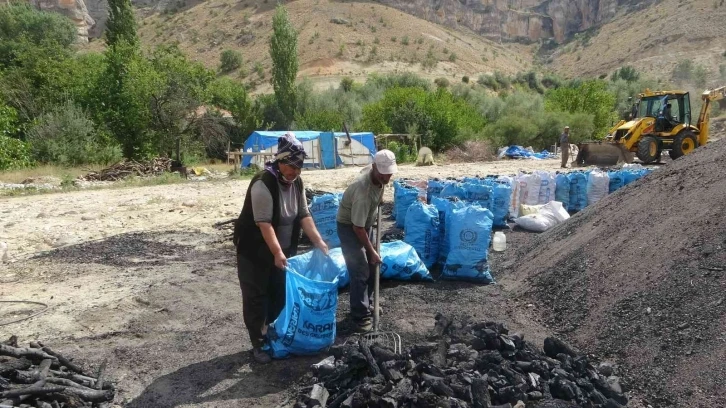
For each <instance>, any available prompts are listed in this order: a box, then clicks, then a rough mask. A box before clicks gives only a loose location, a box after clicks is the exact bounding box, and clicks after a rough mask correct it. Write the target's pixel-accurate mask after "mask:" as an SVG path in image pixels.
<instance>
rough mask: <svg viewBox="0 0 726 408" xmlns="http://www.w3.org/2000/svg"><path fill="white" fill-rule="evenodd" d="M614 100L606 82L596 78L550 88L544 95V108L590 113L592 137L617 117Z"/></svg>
mask: <svg viewBox="0 0 726 408" xmlns="http://www.w3.org/2000/svg"><path fill="white" fill-rule="evenodd" d="M615 102H616V99H615V94H614V93H612V92H610V90H609V89H608V86H607V83H606V82H605V81H602V80H597V79H596V80H589V81H584V82H582V83H581V84H580V85H579V86H576V87H573V86H568V87H561V88H557V89H553V90H550V91H549V92H548V93H547V95H546V97H545V108H546V110H547V111H549V112H558V111H559V112H569V113H589V114H592V115H593V124H594V125H595V130H594V131H593V134H592V137H601V136H602V135H604V133H605V131H606V130H607V128H608V127H609V126H610V125H612V122H613V121H614V120H615V119H617V115H616V114H615V113H614V109H615Z"/></svg>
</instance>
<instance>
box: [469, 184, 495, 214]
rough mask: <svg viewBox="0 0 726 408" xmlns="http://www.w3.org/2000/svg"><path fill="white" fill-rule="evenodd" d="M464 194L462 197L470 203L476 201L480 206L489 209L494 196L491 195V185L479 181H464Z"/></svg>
mask: <svg viewBox="0 0 726 408" xmlns="http://www.w3.org/2000/svg"><path fill="white" fill-rule="evenodd" d="M462 187H463V188H464V192H465V194H466V196H465V197H464V199H465V200H466V201H469V202H471V203H477V204H479V205H480V206H482V207H484V208H487V209H491V208H492V204H493V203H494V197H493V196H492V186H491V185H489V184H487V183H484V182H482V181H479V182H477V183H471V182H469V183H464V184H463V185H462Z"/></svg>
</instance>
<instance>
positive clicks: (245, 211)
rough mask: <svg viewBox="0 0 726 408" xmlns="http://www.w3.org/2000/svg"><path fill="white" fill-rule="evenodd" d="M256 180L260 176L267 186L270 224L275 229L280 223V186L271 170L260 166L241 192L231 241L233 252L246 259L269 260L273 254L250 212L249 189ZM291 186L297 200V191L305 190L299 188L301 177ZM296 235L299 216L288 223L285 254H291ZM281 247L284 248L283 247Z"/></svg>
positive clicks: (250, 199) (296, 238) (298, 234)
mask: <svg viewBox="0 0 726 408" xmlns="http://www.w3.org/2000/svg"><path fill="white" fill-rule="evenodd" d="M257 180H262V182H263V183H265V186H266V187H267V189H268V190H270V195H272V227H273V228H275V229H277V227H278V225H279V224H280V186H279V184H278V183H277V178H276V177H275V176H274V175H273V174H272V173H270V172H269V171H265V170H263V171H261V172H259V173H257V174H256V175H255V176H254V177H253V178H252V181H250V185H249V186H248V187H247V195H246V196H245V203H244V206H243V207H242V212H241V213H240V215H239V217H238V218H237V221H236V222H235V224H234V238H233V242H234V244H235V246H236V247H237V253H238V254H240V255H243V256H244V257H245V258H247V259H249V260H250V261H253V262H270V263H272V262H274V259H275V257H274V256H273V255H272V252H271V251H270V248H269V247H268V246H267V243H265V238H264V237H263V236H262V231H261V230H260V227H258V226H257V224H256V223H255V217H254V215H253V212H252V195H251V194H250V191H251V190H252V186H253V185H254V184H255V182H256V181H257ZM295 187H296V188H297V194H298V195H297V197H295V199H296V200H298V202H300V201H299V200H300V199H301V197H300V195H301V194H303V192H304V191H305V190H304V189H303V183H302V178H300V177H298V178H297V179H296V180H295ZM299 239H300V218H299V217H298V218H296V219H295V222H294V224H293V226H292V237H291V238H290V249H289V251H288V252H289V253H287V254H286V256H288V257H290V256H295V254H296V253H297V245H298V240H299ZM282 249H283V250H284V249H285V248H282Z"/></svg>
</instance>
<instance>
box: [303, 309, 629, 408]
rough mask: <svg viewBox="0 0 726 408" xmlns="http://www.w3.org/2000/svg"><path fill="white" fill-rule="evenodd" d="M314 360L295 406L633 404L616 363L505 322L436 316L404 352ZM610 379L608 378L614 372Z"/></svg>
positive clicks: (372, 351)
mask: <svg viewBox="0 0 726 408" xmlns="http://www.w3.org/2000/svg"><path fill="white" fill-rule="evenodd" d="M331 354H332V356H331V357H328V358H327V359H325V360H323V361H321V362H320V363H318V364H315V365H313V368H312V374H311V376H312V378H311V382H313V383H314V384H315V385H314V386H313V387H312V389H309V388H308V389H307V390H310V391H307V390H306V391H307V392H306V393H305V394H304V395H301V396H300V398H298V400H297V402H296V405H295V407H296V408H302V407H305V408H312V407H317V406H319V407H329V408H334V407H344V408H357V407H361V408H362V407H376V408H379V407H380V408H397V407H417V408H427V407H431V408H438V407H452V408H454V407H458V408H464V407H467V408H468V407H474V408H490V407H491V408H493V407H510V408H511V407H513V406H515V407H525V406H528V407H539V408H545V407H568V406H577V407H607V408H617V407H622V406H625V405H626V404H627V403H628V400H627V398H626V397H625V395H624V394H623V392H622V389H621V387H620V385H619V383H618V379H617V377H614V376H609V375H611V374H612V367H610V366H606V365H604V366H603V367H602V368H600V369H599V370H598V369H596V368H595V367H594V366H593V365H592V364H591V363H590V362H589V361H588V358H587V357H586V356H582V355H579V354H578V353H577V352H576V351H575V350H573V349H572V347H570V346H569V345H568V344H566V343H564V342H563V341H561V340H559V339H557V338H554V337H548V338H547V339H545V341H544V353H543V352H542V351H541V350H539V349H538V348H537V347H535V346H534V345H532V344H531V343H529V342H526V341H525V339H524V335H522V334H520V333H513V334H510V333H509V330H508V329H507V327H506V326H505V325H503V324H501V323H495V322H478V323H457V322H452V321H451V320H450V319H448V318H447V317H445V316H442V315H438V316H437V321H436V326H435V329H434V333H432V336H431V337H430V338H429V342H426V343H421V344H416V345H414V346H413V347H411V348H410V349H409V350H408V351H407V352H405V353H404V354H402V355H397V354H394V353H393V352H391V351H390V350H389V349H387V348H384V347H382V346H379V345H377V344H374V345H372V346H370V347H369V346H365V345H363V344H362V343H352V344H344V345H340V346H334V347H332V348H331ZM608 376H609V377H608Z"/></svg>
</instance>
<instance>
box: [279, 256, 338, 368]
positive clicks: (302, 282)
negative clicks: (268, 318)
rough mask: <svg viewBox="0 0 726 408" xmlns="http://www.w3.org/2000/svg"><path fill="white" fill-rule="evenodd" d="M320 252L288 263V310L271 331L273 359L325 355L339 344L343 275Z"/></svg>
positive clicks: (286, 291)
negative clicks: (337, 313)
mask: <svg viewBox="0 0 726 408" xmlns="http://www.w3.org/2000/svg"><path fill="white" fill-rule="evenodd" d="M328 262H332V261H331V260H330V259H329V258H328V257H327V256H325V255H324V254H323V253H322V252H321V251H320V250H318V249H315V250H313V251H311V252H308V253H306V254H303V255H299V256H295V257H292V258H290V259H288V266H287V268H286V269H285V274H286V282H285V307H284V308H283V309H282V312H280V315H279V316H278V317H277V319H275V321H274V322H273V323H272V324H271V325H270V327H269V329H268V330H267V339H268V343H267V344H266V346H265V349H266V350H271V351H272V357H273V358H286V357H288V356H291V355H296V356H300V355H310V354H317V353H320V352H321V351H324V350H325V349H327V348H328V347H330V346H331V345H332V344H333V341H334V340H335V332H336V327H335V313H336V311H337V309H338V279H339V271H338V269H337V268H336V267H334V266H330V265H328V266H324V265H325V264H326V263H328Z"/></svg>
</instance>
